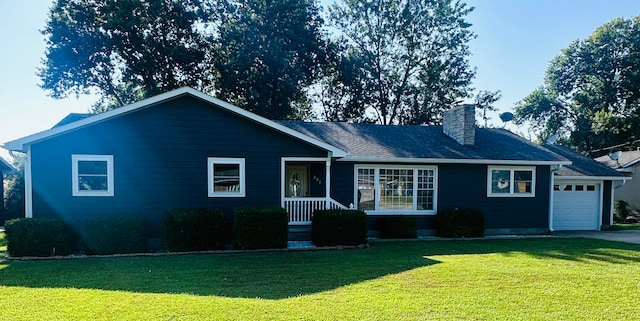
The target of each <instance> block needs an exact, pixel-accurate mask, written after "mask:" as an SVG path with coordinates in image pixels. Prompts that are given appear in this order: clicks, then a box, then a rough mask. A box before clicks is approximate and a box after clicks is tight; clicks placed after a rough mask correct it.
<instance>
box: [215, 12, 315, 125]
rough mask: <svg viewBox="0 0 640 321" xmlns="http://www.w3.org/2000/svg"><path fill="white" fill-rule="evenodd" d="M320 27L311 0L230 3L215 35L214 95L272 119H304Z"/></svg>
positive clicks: (307, 107)
mask: <svg viewBox="0 0 640 321" xmlns="http://www.w3.org/2000/svg"><path fill="white" fill-rule="evenodd" d="M322 24H323V21H322V19H321V18H320V16H319V14H318V7H317V5H316V3H315V1H314V0H246V1H232V2H231V3H230V6H229V8H228V11H227V12H226V13H225V18H224V19H223V22H222V24H221V26H220V28H219V32H218V36H219V38H218V39H217V44H218V45H217V46H218V47H219V51H218V54H219V56H217V58H216V59H215V69H216V71H217V72H218V81H217V84H218V88H217V90H218V92H217V95H218V96H219V97H220V98H222V99H224V100H227V101H230V102H232V103H234V104H236V105H237V106H240V107H242V108H245V109H247V110H250V111H252V112H255V113H257V114H259V115H262V116H265V117H267V118H271V119H286V118H304V117H306V116H308V112H309V110H310V104H309V102H308V100H307V95H306V92H305V89H306V88H307V87H308V86H309V85H311V84H312V82H313V81H314V80H315V78H316V75H317V73H318V70H319V66H320V65H321V64H322V61H323V56H324V55H323V53H324V50H323V47H324V43H323V40H322V34H321V30H320V28H321V26H322Z"/></svg>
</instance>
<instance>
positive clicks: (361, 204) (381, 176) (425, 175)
mask: <svg viewBox="0 0 640 321" xmlns="http://www.w3.org/2000/svg"><path fill="white" fill-rule="evenodd" d="M356 176H357V180H356V181H357V182H358V185H357V187H356V201H357V204H358V208H359V209H362V210H368V211H370V212H372V213H375V212H379V213H396V212H397V213H399V214H408V213H412V212H415V213H425V212H435V194H436V168H435V167H383V166H366V165H363V166H358V167H357V168H356Z"/></svg>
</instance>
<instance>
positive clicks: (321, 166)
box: [281, 155, 347, 226]
mask: <svg viewBox="0 0 640 321" xmlns="http://www.w3.org/2000/svg"><path fill="white" fill-rule="evenodd" d="M281 173H282V180H281V182H282V183H281V195H282V201H281V206H282V207H283V208H284V209H285V210H286V211H287V213H289V225H291V226H303V225H310V224H311V220H312V219H313V212H314V211H316V210H325V209H346V208H347V207H346V206H344V205H343V204H340V203H339V202H337V201H335V200H333V199H332V198H331V189H330V187H331V157H330V155H329V157H327V158H293V157H284V158H282V171H281Z"/></svg>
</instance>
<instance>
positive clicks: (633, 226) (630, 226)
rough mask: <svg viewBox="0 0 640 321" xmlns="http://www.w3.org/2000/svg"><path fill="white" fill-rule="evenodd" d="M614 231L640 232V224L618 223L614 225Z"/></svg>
mask: <svg viewBox="0 0 640 321" xmlns="http://www.w3.org/2000/svg"><path fill="white" fill-rule="evenodd" d="M612 230H614V231H619V230H640V223H616V224H613V227H612Z"/></svg>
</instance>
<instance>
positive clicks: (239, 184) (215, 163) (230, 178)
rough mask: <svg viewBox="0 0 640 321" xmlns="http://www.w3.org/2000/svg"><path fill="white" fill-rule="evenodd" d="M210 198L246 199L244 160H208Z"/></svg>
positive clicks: (211, 158) (210, 158) (212, 158)
mask: <svg viewBox="0 0 640 321" xmlns="http://www.w3.org/2000/svg"><path fill="white" fill-rule="evenodd" d="M207 163H208V174H209V175H208V176H209V179H208V181H209V197H244V196H245V175H244V159H243V158H215V157H209V158H208V162H207Z"/></svg>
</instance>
